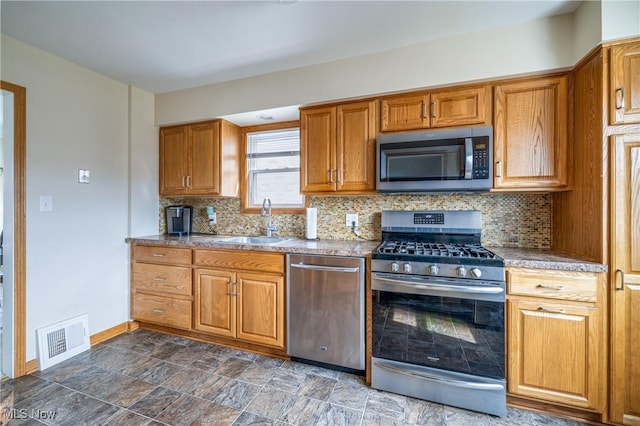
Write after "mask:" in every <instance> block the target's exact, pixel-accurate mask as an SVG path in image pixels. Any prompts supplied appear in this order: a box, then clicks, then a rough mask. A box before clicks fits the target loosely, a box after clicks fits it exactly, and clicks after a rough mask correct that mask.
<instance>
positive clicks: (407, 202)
mask: <svg viewBox="0 0 640 426" xmlns="http://www.w3.org/2000/svg"><path fill="white" fill-rule="evenodd" d="M176 204H187V205H191V206H193V208H194V211H193V216H194V218H193V232H201V233H212V231H215V232H217V233H218V234H223V235H264V233H265V228H266V218H263V217H260V215H258V214H241V213H240V199H238V198H162V199H161V200H160V211H159V224H160V227H159V232H160V233H164V232H166V222H165V214H164V209H165V207H167V206H170V205H176ZM207 205H212V206H214V208H215V210H216V212H217V224H216V225H213V226H211V227H210V226H209V224H208V223H207V213H206V207H207ZM309 207H315V208H317V209H318V238H320V239H342V240H353V239H358V237H356V236H355V235H354V234H353V233H352V232H351V228H349V227H347V226H345V214H347V213H357V214H358V216H359V217H358V220H359V227H358V230H359V231H360V232H361V235H362V237H363V238H366V239H371V240H379V239H380V237H381V231H380V212H381V211H382V210H480V211H481V212H482V222H483V224H482V244H484V245H486V246H502V247H527V248H550V247H551V195H550V194H510V193H509V194H507V193H500V194H498V193H495V194H494V193H482V194H451V195H416V194H404V195H370V196H362V195H359V196H311V197H309ZM273 219H274V222H275V224H276V225H277V226H278V232H277V233H276V234H277V235H280V236H292V237H298V238H304V234H305V215H304V214H300V215H292V214H278V213H274V215H273Z"/></svg>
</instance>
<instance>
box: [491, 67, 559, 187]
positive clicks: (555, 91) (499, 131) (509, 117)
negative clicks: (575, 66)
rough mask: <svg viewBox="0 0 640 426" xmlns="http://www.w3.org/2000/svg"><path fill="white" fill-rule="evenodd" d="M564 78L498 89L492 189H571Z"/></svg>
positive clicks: (529, 82)
mask: <svg viewBox="0 0 640 426" xmlns="http://www.w3.org/2000/svg"><path fill="white" fill-rule="evenodd" d="M568 110H569V109H568V82H567V77H566V76H558V77H545V78H536V79H532V80H525V81H518V82H512V83H505V84H500V85H497V86H496V87H495V103H494V154H495V155H494V162H495V164H494V190H507V191H509V190H510V191H559V190H566V189H569V188H568V185H569V181H568V177H567V176H568V174H567V167H568V166H567V161H568V154H567V144H568V139H567V131H568Z"/></svg>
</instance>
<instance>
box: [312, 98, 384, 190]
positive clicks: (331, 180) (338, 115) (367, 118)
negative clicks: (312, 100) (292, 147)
mask: <svg viewBox="0 0 640 426" xmlns="http://www.w3.org/2000/svg"><path fill="white" fill-rule="evenodd" d="M376 116H377V102H376V101H362V102H352V103H346V104H340V105H336V106H319V107H309V108H301V109H300V160H301V164H300V181H301V182H300V188H301V192H302V193H303V194H316V193H349V194H360V193H370V192H374V191H375V187H376V185H375V157H376V156H375V137H376V129H377V120H376Z"/></svg>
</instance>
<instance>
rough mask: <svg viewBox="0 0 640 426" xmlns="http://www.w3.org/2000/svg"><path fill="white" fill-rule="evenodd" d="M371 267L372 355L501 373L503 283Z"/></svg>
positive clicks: (460, 370)
mask: <svg viewBox="0 0 640 426" xmlns="http://www.w3.org/2000/svg"><path fill="white" fill-rule="evenodd" d="M463 281H464V280H458V279H452V278H441V277H431V276H414V275H402V274H388V273H381V272H373V273H372V280H371V285H372V290H373V299H374V300H373V356H374V357H375V358H378V359H385V360H392V361H398V362H402V363H408V364H412V365H421V366H425V367H430V368H435V369H440V370H446V371H451V372H458V373H464V374H469V375H474V376H482V377H486V378H493V379H500V380H501V379H504V377H505V371H504V370H505V366H504V360H505V355H504V352H505V351H504V349H505V342H504V334H505V333H504V325H505V322H504V308H505V287H504V283H495V282H488V281H475V280H474V281H472V282H471V283H469V284H464V283H463Z"/></svg>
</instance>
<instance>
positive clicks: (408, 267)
mask: <svg viewBox="0 0 640 426" xmlns="http://www.w3.org/2000/svg"><path fill="white" fill-rule="evenodd" d="M402 270H403V271H404V273H405V274H410V273H411V264H410V263H405V264H404V265H402Z"/></svg>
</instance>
